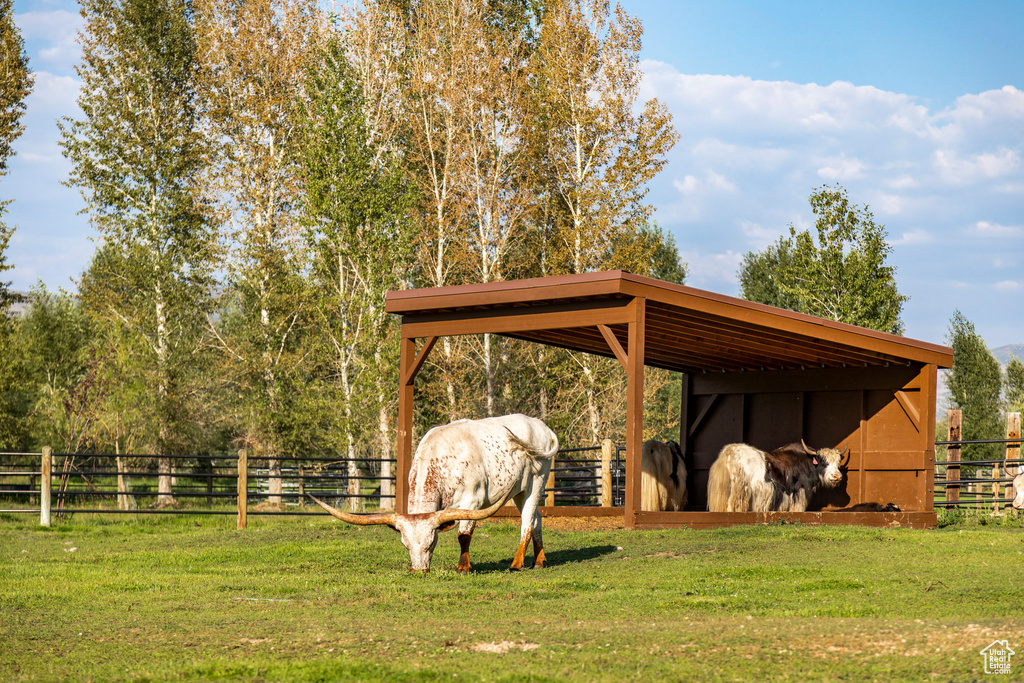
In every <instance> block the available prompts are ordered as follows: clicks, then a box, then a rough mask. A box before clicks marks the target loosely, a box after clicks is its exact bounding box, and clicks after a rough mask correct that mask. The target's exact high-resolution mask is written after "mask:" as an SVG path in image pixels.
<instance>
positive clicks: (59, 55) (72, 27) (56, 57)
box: [14, 10, 82, 70]
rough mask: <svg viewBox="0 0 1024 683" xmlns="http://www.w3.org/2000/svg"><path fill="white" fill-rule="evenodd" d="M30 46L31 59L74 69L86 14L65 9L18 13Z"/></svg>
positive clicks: (63, 68) (20, 28)
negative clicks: (79, 33)
mask: <svg viewBox="0 0 1024 683" xmlns="http://www.w3.org/2000/svg"><path fill="white" fill-rule="evenodd" d="M14 23H15V24H17V26H18V29H19V30H20V31H21V35H22V37H23V38H24V39H25V43H26V45H27V46H31V47H30V48H29V49H30V50H31V52H30V53H29V59H30V60H31V61H33V62H35V61H36V60H38V61H40V62H43V63H45V64H46V65H47V66H49V67H56V68H57V69H58V70H70V69H71V67H72V65H74V63H75V62H76V61H78V57H79V55H80V54H81V48H80V47H79V45H78V43H77V42H76V38H77V33H78V30H79V29H80V28H81V27H82V17H81V15H80V14H78V13H77V12H67V11H65V10H52V11H39V12H22V13H20V14H15V15H14Z"/></svg>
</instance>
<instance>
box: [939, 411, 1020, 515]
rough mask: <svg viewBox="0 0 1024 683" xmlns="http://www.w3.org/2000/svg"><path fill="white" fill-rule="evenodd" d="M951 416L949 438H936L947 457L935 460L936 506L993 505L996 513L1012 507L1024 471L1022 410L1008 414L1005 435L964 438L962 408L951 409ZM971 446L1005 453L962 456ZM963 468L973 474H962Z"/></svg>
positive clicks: (949, 418) (985, 506)
mask: <svg viewBox="0 0 1024 683" xmlns="http://www.w3.org/2000/svg"><path fill="white" fill-rule="evenodd" d="M948 420H949V427H948V431H947V437H946V441H936V442H935V445H936V448H937V449H938V448H939V447H943V446H944V447H945V448H946V458H945V460H944V461H940V460H938V458H936V463H935V468H936V473H935V487H936V491H935V494H936V496H935V498H936V499H935V506H936V507H944V508H951V507H957V508H964V507H973V508H978V509H982V508H988V507H990V506H991V509H992V512H993V513H994V514H1002V513H1003V512H1005V511H1009V510H1011V507H1010V503H1011V502H1012V501H1013V498H1014V493H1015V492H1014V489H1013V479H1014V477H1015V476H1016V475H1017V474H1018V473H1020V472H1021V471H1024V461H1022V460H1021V457H1020V446H1021V434H1020V423H1021V417H1020V413H1008V414H1007V416H1006V438H1005V439H975V440H963V439H962V438H961V437H962V431H963V430H962V427H963V416H962V414H961V411H959V410H950V411H949V417H948ZM970 446H989V447H990V448H999V449H1000V450H1002V451H1003V455H1002V457H997V458H994V459H993V458H988V459H974V458H972V459H969V460H962V459H961V451H962V449H963V448H964V447H970ZM963 470H966V471H967V472H968V473H969V476H966V477H964V476H961V475H962V471H963Z"/></svg>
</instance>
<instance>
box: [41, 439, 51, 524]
mask: <svg viewBox="0 0 1024 683" xmlns="http://www.w3.org/2000/svg"><path fill="white" fill-rule="evenodd" d="M42 464H43V471H42V473H41V474H42V476H40V477H39V524H40V525H42V526H50V478H51V477H52V476H53V454H52V451H51V450H50V447H49V446H43V463H42Z"/></svg>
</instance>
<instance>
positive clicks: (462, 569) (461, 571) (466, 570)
mask: <svg viewBox="0 0 1024 683" xmlns="http://www.w3.org/2000/svg"><path fill="white" fill-rule="evenodd" d="M455 571H457V572H458V573H459V574H468V573H469V567H456V568H455Z"/></svg>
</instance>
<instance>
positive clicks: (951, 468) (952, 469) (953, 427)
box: [946, 410, 961, 503]
mask: <svg viewBox="0 0 1024 683" xmlns="http://www.w3.org/2000/svg"><path fill="white" fill-rule="evenodd" d="M960 419H961V414H960V411H959V410H951V411H949V431H948V432H947V433H946V441H957V442H959V441H960ZM954 463H955V464H954ZM946 502H947V503H959V502H960V444H959V443H956V444H950V445H949V448H948V449H947V450H946Z"/></svg>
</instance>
